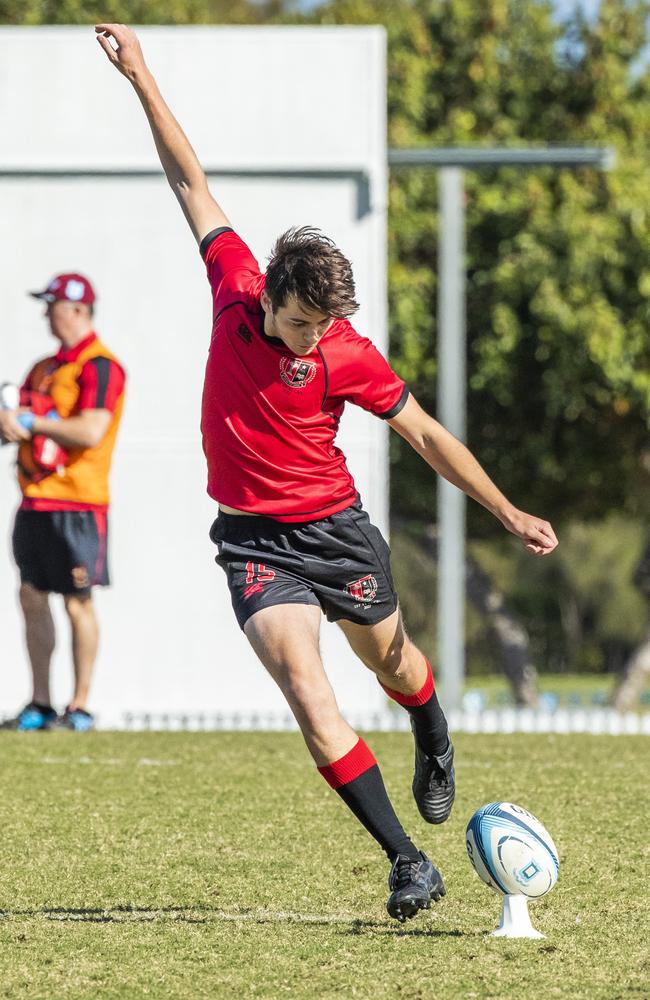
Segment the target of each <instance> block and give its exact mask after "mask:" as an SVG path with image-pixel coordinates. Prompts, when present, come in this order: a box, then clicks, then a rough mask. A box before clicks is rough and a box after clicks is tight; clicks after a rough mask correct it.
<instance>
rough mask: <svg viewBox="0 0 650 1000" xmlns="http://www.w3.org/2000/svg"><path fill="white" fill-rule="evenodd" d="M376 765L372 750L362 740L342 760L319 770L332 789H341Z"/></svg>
mask: <svg viewBox="0 0 650 1000" xmlns="http://www.w3.org/2000/svg"><path fill="white" fill-rule="evenodd" d="M376 763H377V761H376V760H375V757H374V754H373V752H372V750H371V749H370V747H368V746H367V745H366V744H365V743H364V742H363V740H362V739H360V740H359V742H358V743H355V745H354V746H353V747H352V749H351V750H349V751H348V753H346V754H345V756H344V757H341V759H340V760H335V761H334V762H333V763H332V764H325V765H324V766H323V767H319V768H318V770H319V771H320V773H321V774H322V775H323V777H324V778H325V781H326V782H327V784H328V785H331V787H332V788H340V787H341V785H347V784H348V782H350V781H354V779H355V778H358V777H359V775H360V774H363V773H364V771H369V770H370V768H371V767H374V766H375V764H376Z"/></svg>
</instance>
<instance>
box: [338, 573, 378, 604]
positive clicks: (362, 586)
mask: <svg viewBox="0 0 650 1000" xmlns="http://www.w3.org/2000/svg"><path fill="white" fill-rule="evenodd" d="M345 589H346V590H347V592H348V594H349V595H350V597H352V598H354V600H355V601H372V599H373V597H375V595H376V594H377V580H376V578H375V577H374V576H373V575H372V573H369V574H368V576H362V577H361V579H360V580H353V581H352V583H346V585H345Z"/></svg>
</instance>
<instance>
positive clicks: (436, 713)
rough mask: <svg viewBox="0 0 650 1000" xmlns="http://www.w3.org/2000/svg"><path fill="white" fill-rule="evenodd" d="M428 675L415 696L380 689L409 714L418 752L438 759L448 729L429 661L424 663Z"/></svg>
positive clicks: (447, 735) (444, 743) (444, 746)
mask: <svg viewBox="0 0 650 1000" xmlns="http://www.w3.org/2000/svg"><path fill="white" fill-rule="evenodd" d="M426 664H427V670H428V675H427V679H426V681H425V682H424V685H423V686H422V688H421V689H420V690H419V691H417V692H416V693H415V694H400V692H399V691H393V689H392V688H388V687H386V686H385V685H384V684H382V687H383V689H384V691H385V692H386V694H387V695H388V697H389V698H392V699H393V701H396V702H397V703H398V704H399V705H402V707H403V708H405V709H406V711H407V712H408V713H409V715H410V716H411V718H412V720H413V728H414V730H415V739H416V741H417V744H418V746H419V748H420V750H422V751H423V753H425V754H426V755H427V757H432V756H433V757H440V756H441V755H442V754H443V753H444V752H445V750H446V749H447V745H448V743H449V729H448V727H447V720H446V718H445V713H444V712H443V710H442V708H441V707H440V702H439V701H438V695H437V694H436V691H435V685H434V683H433V674H432V673H431V666H430V664H429V661H428V660H427V661H426Z"/></svg>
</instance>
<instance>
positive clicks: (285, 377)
mask: <svg viewBox="0 0 650 1000" xmlns="http://www.w3.org/2000/svg"><path fill="white" fill-rule="evenodd" d="M315 375H316V362H315V361H304V360H303V359H302V358H281V360H280V377H281V379H282V381H283V382H284V384H285V385H288V386H289V388H290V389H302V388H303V386H306V385H309V383H310V382H311V381H312V380H313V378H314V376H315Z"/></svg>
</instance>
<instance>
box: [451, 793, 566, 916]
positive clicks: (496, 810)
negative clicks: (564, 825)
mask: <svg viewBox="0 0 650 1000" xmlns="http://www.w3.org/2000/svg"><path fill="white" fill-rule="evenodd" d="M465 842H466V845H467V853H468V855H469V860H470V861H471V862H472V865H473V866H474V869H475V870H476V873H477V874H478V875H479V877H480V878H482V879H483V881H484V882H485V883H486V884H487V885H489V886H491V887H492V888H493V889H496V890H497V892H502V893H503V894H504V895H522V896H527V897H528V898H529V899H538V898H539V897H540V896H544V895H545V894H546V893H547V892H550V890H551V889H552V888H553V886H554V885H555V883H556V882H557V877H558V874H559V871H560V862H559V861H558V856H557V849H556V847H555V844H554V843H553V840H552V838H551V835H550V834H549V832H548V831H547V830H546V829H545V828H544V827H543V826H542V824H541V823H540V822H539V820H537V819H535V817H534V816H532V815H531V813H529V812H528V811H527V810H526V809H522V807H521V806H516V805H514V803H512V802H489V803H488V804H487V805H485V806H482V807H481V808H480V809H477V810H476V812H475V813H474V815H473V816H472V818H471V819H470V821H469V823H468V824H467V830H466V831H465Z"/></svg>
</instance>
